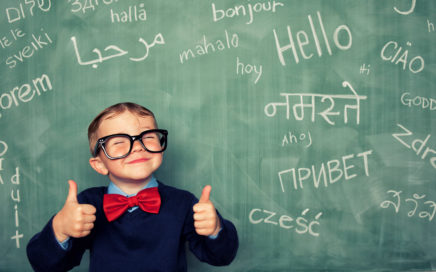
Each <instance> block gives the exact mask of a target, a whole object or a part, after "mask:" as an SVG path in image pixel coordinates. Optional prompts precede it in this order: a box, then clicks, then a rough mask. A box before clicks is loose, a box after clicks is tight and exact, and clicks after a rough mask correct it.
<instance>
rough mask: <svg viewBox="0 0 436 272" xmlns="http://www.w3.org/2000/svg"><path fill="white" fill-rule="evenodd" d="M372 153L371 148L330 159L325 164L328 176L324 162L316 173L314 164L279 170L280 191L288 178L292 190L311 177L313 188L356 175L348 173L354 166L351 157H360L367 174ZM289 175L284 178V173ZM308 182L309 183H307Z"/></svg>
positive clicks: (283, 188)
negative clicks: (369, 157)
mask: <svg viewBox="0 0 436 272" xmlns="http://www.w3.org/2000/svg"><path fill="white" fill-rule="evenodd" d="M371 154H372V150H367V151H364V152H361V153H358V154H357V155H354V154H349V155H345V156H342V159H341V160H330V161H328V162H327V163H326V164H327V171H328V176H327V174H326V167H325V165H326V164H324V163H321V167H320V169H319V171H318V173H317V171H316V169H315V165H312V167H311V168H305V167H302V168H297V169H295V168H291V169H286V170H283V171H280V172H279V173H278V174H279V180H280V187H281V189H282V192H283V193H284V192H285V182H286V181H288V180H289V183H290V184H291V185H293V188H294V190H298V189H304V186H303V182H309V179H310V178H312V179H313V186H314V187H315V189H318V188H319V187H320V185H322V184H323V185H324V187H326V188H327V187H328V185H329V184H334V183H336V182H338V181H339V180H341V179H342V178H344V179H345V180H350V179H353V178H355V177H357V176H358V175H359V174H361V173H359V172H354V173H350V171H351V169H353V168H354V167H355V165H354V164H350V162H349V160H351V159H353V158H355V157H356V158H362V162H363V169H364V172H365V176H369V167H368V156H369V155H371ZM285 174H286V175H289V178H288V179H284V178H283V176H284V175H285ZM308 184H309V183H308Z"/></svg>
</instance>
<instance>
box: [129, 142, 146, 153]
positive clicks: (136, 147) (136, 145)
mask: <svg viewBox="0 0 436 272" xmlns="http://www.w3.org/2000/svg"><path fill="white" fill-rule="evenodd" d="M138 151H146V150H145V149H144V147H143V146H142V144H141V143H140V140H139V139H136V140H135V141H133V146H132V152H138Z"/></svg>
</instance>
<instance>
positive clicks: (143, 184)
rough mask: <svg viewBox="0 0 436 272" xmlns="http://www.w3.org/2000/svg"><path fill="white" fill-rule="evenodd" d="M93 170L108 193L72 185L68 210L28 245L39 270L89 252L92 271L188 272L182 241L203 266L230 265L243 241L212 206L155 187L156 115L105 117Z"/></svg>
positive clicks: (59, 267)
mask: <svg viewBox="0 0 436 272" xmlns="http://www.w3.org/2000/svg"><path fill="white" fill-rule="evenodd" d="M88 139H89V144H90V149H91V153H92V155H93V157H92V158H91V159H90V160H89V163H90V164H91V167H92V168H93V169H94V170H95V171H97V172H98V173H100V174H102V175H107V176H108V177H109V179H110V184H109V186H108V187H96V188H90V189H87V190H85V191H83V192H82V193H80V194H79V195H77V185H76V183H75V182H74V181H72V180H70V181H69V193H68V196H67V199H66V201H65V205H64V207H63V208H62V209H61V210H60V211H59V212H58V213H57V214H56V215H55V216H54V217H53V218H52V219H51V220H50V221H49V222H48V224H47V225H46V226H45V227H44V228H43V230H42V231H41V232H40V233H37V234H36V235H35V236H34V237H33V238H32V239H31V240H30V242H29V244H28V246H27V255H28V258H29V260H30V263H31V265H32V267H33V269H34V270H35V271H50V272H53V271H67V270H70V269H72V268H73V267H74V266H77V265H79V264H80V260H81V258H82V255H83V253H84V251H85V250H86V249H89V250H90V264H89V271H187V265H186V256H185V242H186V241H187V242H189V248H190V250H191V251H192V252H193V253H194V254H195V255H196V256H197V257H198V258H199V259H200V260H201V261H204V262H207V263H209V264H212V265H228V264H229V263H230V262H231V261H232V260H233V259H234V257H235V255H236V251H237V248H238V237H237V232H236V229H235V227H234V225H233V224H232V223H231V222H230V221H227V220H225V219H223V218H222V217H221V216H220V215H219V214H218V213H217V212H216V209H215V207H214V205H213V204H212V202H211V201H210V200H209V196H210V191H211V187H210V186H209V185H208V186H206V187H205V188H204V189H203V192H202V195H201V197H200V200H197V199H196V198H195V196H194V195H192V194H191V193H189V192H187V191H183V190H179V189H176V188H173V187H170V186H167V185H165V184H163V183H161V182H160V181H157V180H156V178H155V177H154V176H153V173H154V172H155V171H156V170H157V169H158V168H159V166H160V165H161V163H162V157H163V151H164V150H165V149H166V147H167V131H166V130H161V129H157V124H156V120H155V117H154V115H153V113H152V112H151V111H149V110H148V109H146V108H144V107H142V106H139V105H137V104H134V103H120V104H116V105H113V106H111V107H109V108H107V109H105V110H104V111H102V112H101V113H100V114H99V115H98V116H97V117H96V118H95V119H94V120H93V121H92V123H91V124H90V126H89V128H88Z"/></svg>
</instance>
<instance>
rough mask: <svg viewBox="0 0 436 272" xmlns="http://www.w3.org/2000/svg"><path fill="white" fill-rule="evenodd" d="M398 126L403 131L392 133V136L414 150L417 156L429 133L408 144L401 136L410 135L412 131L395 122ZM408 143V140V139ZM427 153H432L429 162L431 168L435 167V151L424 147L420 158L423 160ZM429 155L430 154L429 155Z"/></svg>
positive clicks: (424, 145)
mask: <svg viewBox="0 0 436 272" xmlns="http://www.w3.org/2000/svg"><path fill="white" fill-rule="evenodd" d="M397 126H398V127H400V128H401V129H402V130H403V131H404V133H401V132H400V133H393V134H392V136H393V137H394V138H395V139H397V141H399V142H400V143H401V144H402V145H404V146H405V147H407V148H409V149H412V150H413V151H415V153H416V155H417V156H418V157H419V156H420V154H421V151H423V150H424V147H426V145H427V142H428V140H429V139H430V137H431V135H430V134H428V135H427V137H425V139H424V140H421V139H415V140H413V141H412V142H411V144H410V145H409V144H408V143H406V140H405V139H403V137H407V136H412V135H413V132H411V131H410V130H408V129H407V128H405V127H404V126H402V125H400V124H397ZM409 143H410V140H409ZM428 153H431V154H433V157H430V159H429V160H430V164H431V165H432V166H433V168H436V151H435V150H433V149H431V148H429V147H426V148H425V151H424V152H422V155H421V159H422V160H425V159H426V158H427V155H429V154H428ZM430 156H431V155H430Z"/></svg>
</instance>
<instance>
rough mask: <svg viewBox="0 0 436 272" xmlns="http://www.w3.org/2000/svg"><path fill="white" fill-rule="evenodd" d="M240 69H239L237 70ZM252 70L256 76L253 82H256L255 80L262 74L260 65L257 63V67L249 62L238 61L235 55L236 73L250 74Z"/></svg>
mask: <svg viewBox="0 0 436 272" xmlns="http://www.w3.org/2000/svg"><path fill="white" fill-rule="evenodd" d="M239 70H240V71H239ZM252 72H254V73H255V74H256V75H257V77H256V79H255V80H254V84H257V82H258V81H259V78H260V77H261V76H262V65H259V68H257V66H256V65H254V64H253V65H251V64H244V63H242V62H240V61H239V57H236V74H237V75H239V73H240V74H241V75H244V73H245V74H251V73H252Z"/></svg>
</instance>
